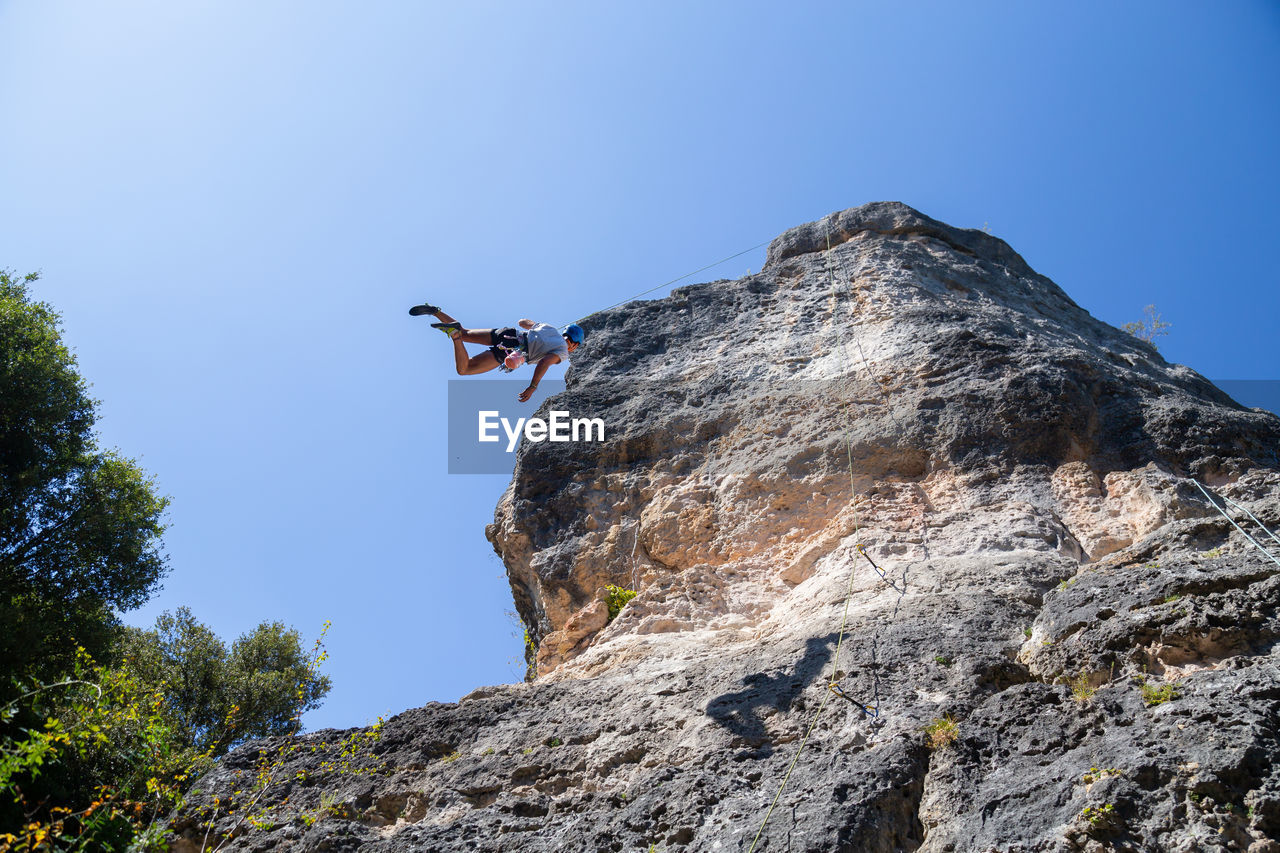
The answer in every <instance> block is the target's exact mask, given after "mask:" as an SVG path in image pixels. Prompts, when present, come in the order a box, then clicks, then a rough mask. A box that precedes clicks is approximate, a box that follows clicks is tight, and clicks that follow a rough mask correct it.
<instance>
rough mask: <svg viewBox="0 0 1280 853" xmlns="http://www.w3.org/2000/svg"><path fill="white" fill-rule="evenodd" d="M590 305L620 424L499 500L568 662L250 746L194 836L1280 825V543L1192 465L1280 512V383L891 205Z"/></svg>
mask: <svg viewBox="0 0 1280 853" xmlns="http://www.w3.org/2000/svg"><path fill="white" fill-rule="evenodd" d="M828 245H829V246H830V248H829V249H828ZM583 325H584V326H586V327H587V329H588V333H589V337H588V340H587V343H586V345H585V346H584V348H583V350H581V351H579V353H578V357H577V358H576V359H575V361H576V364H575V366H574V368H573V369H572V370H571V372H570V376H569V383H568V389H567V391H566V392H565V393H564V394H563V395H560V396H559V397H557V398H556V399H554V400H551V401H547V402H546V403H544V405H543V409H542V412H541V413H542V414H544V415H545V414H546V412H547V411H548V410H550V409H551V408H555V409H562V410H564V409H567V410H569V411H571V412H572V413H573V414H574V415H575V416H577V415H592V416H594V415H599V416H600V417H603V418H604V419H605V421H606V423H607V425H608V429H607V440H606V441H605V442H603V443H595V444H593V443H586V442H580V443H567V444H552V443H541V444H526V445H525V446H524V447H523V448H522V449H521V451H520V453H519V457H518V462H517V469H516V475H515V477H514V478H513V480H512V484H511V487H510V488H509V489H508V491H507V493H506V495H505V496H504V497H503V499H502V501H501V503H500V505H499V507H498V509H497V512H496V515H495V520H494V523H493V524H492V525H491V526H490V527H489V528H488V531H487V533H488V536H489V539H490V541H491V542H492V543H493V545H494V547H495V549H496V550H497V551H498V553H499V554H500V555H501V556H502V558H503V560H504V562H505V564H506V566H507V569H508V574H509V577H510V579H511V586H512V592H513V597H514V599H515V602H516V606H517V609H518V611H519V613H520V615H521V617H522V618H523V619H524V620H525V623H526V624H527V625H528V627H529V632H530V636H531V639H532V641H533V643H534V644H535V645H536V652H531V655H530V664H531V676H532V675H534V674H536V678H535V679H534V680H531V681H530V682H527V683H524V684H516V685H504V686H497V687H488V688H482V689H481V690H478V691H476V692H475V693H473V694H472V695H471V696H469V697H467V698H464V699H463V700H462V701H461V702H459V703H458V704H456V705H439V704H434V705H429V706H427V707H425V708H421V709H417V710H413V711H407V712H405V713H403V714H400V715H398V716H397V717H395V718H394V719H392V720H389V721H388V722H387V723H386V724H385V725H384V726H383V727H382V728H381V729H380V730H379V731H378V732H376V733H370V732H361V731H356V732H337V731H324V732H318V733H315V734H312V735H307V736H304V737H303V738H301V739H299V740H297V741H294V742H283V741H282V742H264V743H259V744H254V745H250V746H248V747H244V748H242V749H241V750H239V751H237V752H235V753H233V754H232V755H231V756H229V757H228V758H227V759H226V760H224V761H223V762H222V763H221V764H220V765H219V768H218V769H217V770H216V771H215V772H214V773H213V774H211V775H210V776H209V777H208V778H206V779H205V780H203V781H202V783H201V784H200V786H199V788H200V791H201V792H200V793H199V794H197V795H194V796H193V797H192V798H191V801H190V803H189V804H188V807H187V809H186V810H185V811H184V813H183V814H181V815H180V816H179V817H178V821H177V824H176V826H177V829H178V830H179V833H180V836H181V839H180V845H179V848H178V849H187V850H194V849H199V848H200V847H202V846H207V847H213V846H215V844H216V842H217V841H218V839H219V838H220V834H223V833H230V834H232V835H233V836H234V837H233V840H232V841H231V842H230V843H229V844H228V845H226V846H225V847H224V849H233V850H268V849H293V850H299V851H303V850H307V851H310V850H388V851H390V850H405V851H408V850H459V851H461V850H510V851H515V850H529V851H559V850H565V851H577V850H581V851H624V850H627V851H629V850H640V851H646V850H691V851H716V850H725V851H730V850H732V851H738V850H742V851H746V850H749V849H750V848H751V847H752V845H753V842H754V844H755V849H756V850H769V851H781V850H794V851H834V850H842V851H864V850H865V851H899V850H901V851H909V850H926V851H969V850H973V851H1068V850H1103V849H1121V850H1142V851H1170V850H1186V851H1193V850H1248V851H1253V853H1261V852H1262V851H1280V843H1277V841H1276V839H1277V836H1280V767H1277V764H1276V761H1277V746H1278V744H1277V739H1278V738H1280V670H1278V669H1277V664H1278V663H1280V660H1278V658H1277V653H1276V650H1275V640H1276V637H1277V636H1280V623H1278V622H1277V616H1276V605H1277V603H1278V599H1280V579H1278V578H1277V575H1278V574H1280V565H1278V564H1277V563H1275V562H1272V561H1271V560H1269V559H1268V558H1267V557H1266V556H1264V555H1263V554H1262V553H1261V552H1260V551H1259V550H1257V549H1256V548H1254V546H1253V545H1252V544H1250V543H1249V542H1247V541H1246V540H1245V538H1244V537H1243V536H1242V535H1241V534H1240V533H1239V532H1237V531H1236V530H1235V528H1233V527H1232V526H1231V524H1230V523H1229V522H1228V521H1227V520H1226V519H1224V518H1223V517H1222V516H1221V515H1220V514H1219V513H1218V512H1217V511H1216V510H1214V509H1213V508H1212V507H1211V506H1210V505H1209V504H1208V502H1207V501H1206V500H1205V499H1204V497H1203V496H1202V495H1201V494H1200V492H1199V490H1198V489H1197V488H1196V487H1195V486H1194V485H1193V484H1192V479H1196V480H1199V481H1200V482H1202V483H1205V484H1207V485H1208V486H1209V487H1210V488H1211V489H1212V490H1214V491H1215V492H1216V493H1217V494H1219V495H1225V496H1228V497H1231V498H1232V499H1234V500H1236V501H1237V502H1239V503H1241V504H1243V505H1244V506H1247V507H1249V508H1250V509H1251V510H1252V511H1253V512H1254V513H1255V514H1257V515H1258V516H1259V517H1260V518H1261V519H1262V520H1263V521H1264V522H1265V523H1267V524H1268V526H1270V527H1272V529H1275V527H1276V524H1277V521H1280V500H1278V496H1280V459H1278V458H1277V448H1278V447H1280V418H1277V417H1275V416H1274V415H1271V414H1268V413H1265V412H1262V411H1260V410H1249V409H1245V408H1243V407H1241V406H1239V405H1237V404H1236V403H1235V402H1233V401H1232V400H1231V399H1230V398H1229V397H1227V396H1226V395H1224V394H1223V393H1222V392H1221V391H1219V390H1218V389H1217V388H1215V387H1214V386H1213V385H1212V384H1210V383H1209V382H1207V381H1206V380H1205V379H1203V378H1202V377H1200V376H1199V375H1198V374H1196V373H1195V372H1194V371H1192V370H1190V369H1188V368H1186V367H1182V366H1180V365H1171V364H1168V363H1167V362H1165V361H1164V359H1163V358H1161V356H1160V355H1159V353H1158V352H1156V350H1155V349H1154V348H1152V347H1151V346H1149V345H1147V344H1145V343H1143V342H1141V341H1138V340H1137V339H1135V338H1133V337H1131V336H1129V335H1127V334H1125V333H1123V332H1120V331H1118V330H1116V329H1114V328H1112V327H1110V326H1108V325H1106V324H1105V323H1102V322H1099V321H1098V320H1096V319H1094V318H1093V317H1091V316H1090V315H1089V314H1088V313H1087V312H1085V311H1084V310H1083V309H1081V308H1080V307H1079V306H1077V305H1075V303H1073V302H1072V301H1071V300H1070V299H1069V298H1068V297H1067V296H1066V295H1065V294H1064V293H1063V292H1062V290H1061V289H1060V288H1058V287H1057V286H1056V285H1055V284H1053V282H1051V281H1049V280H1048V279H1046V278H1044V277H1043V276H1040V275H1038V274H1036V273H1035V272H1034V271H1033V270H1032V269H1031V268H1030V267H1029V266H1028V265H1027V263H1026V262H1025V261H1024V260H1023V259H1022V258H1021V257H1019V256H1018V255H1017V253H1015V252H1014V251H1013V250H1012V249H1011V248H1010V247H1009V246H1008V245H1006V244H1005V243H1004V242H1003V241H1001V240H999V239H997V238H995V237H992V236H990V235H988V234H986V233H984V232H981V231H976V230H966V229H957V228H952V227H950V226H948V225H945V224H943V223H940V222H937V221H935V220H932V219H929V218H928V217H926V216H924V215H922V214H920V213H918V212H916V211H914V210H912V209H911V208H909V207H906V206H905V205H901V204H895V203H877V204H871V205H866V206H864V207H861V208H856V209H853V210H848V211H844V212H842V213H839V214H834V215H832V216H830V217H827V218H826V219H824V220H822V221H819V222H816V223H811V224H809V225H805V226H802V227H800V228H796V229H793V230H792V231H789V232H787V233H786V234H783V235H782V236H781V237H779V238H778V239H777V240H775V241H774V243H773V244H772V246H771V247H770V249H769V255H768V263H767V265H766V267H765V268H764V269H763V270H762V271H761V272H760V273H759V274H757V275H752V276H748V277H747V278H745V279H741V280H737V281H718V282H712V283H709V284H702V285H695V286H691V287H685V288H680V289H678V290H676V291H673V292H672V294H671V295H670V296H669V297H667V298H665V299H660V300H653V301H648V302H637V303H632V304H628V305H626V306H623V307H620V308H616V309H613V310H610V311H607V312H603V313H600V314H596V315H593V316H591V317H589V318H587V319H586V320H584V321H583ZM1237 515H1239V514H1237ZM1271 544H1273V545H1274V544H1275V543H1271ZM1273 552H1275V553H1280V546H1276V547H1274V548H1273ZM873 562H874V564H875V566H878V567H879V570H877V569H876V568H873ZM881 572H882V573H883V574H881ZM606 584H614V585H618V586H621V587H625V588H629V589H634V590H637V591H638V593H639V594H638V595H637V597H636V598H635V599H634V600H633V601H631V602H630V603H629V604H628V605H627V606H626V608H625V609H624V610H623V611H622V612H621V614H620V615H619V616H618V617H617V618H616V619H614V620H612V621H609V620H608V618H607V615H605V614H604V610H605V601H606V595H605V593H604V592H603V588H604V587H605V585H606ZM842 626H843V627H844V630H843V631H842ZM830 684H834V685H836V687H837V690H832V689H830V688H829V685H830ZM940 721H946V723H954V739H953V740H952V741H951V742H949V743H945V744H944V743H940V742H938V741H937V740H934V739H932V738H931V736H930V734H929V733H928V731H927V729H938V728H939V727H940V726H945V723H940ZM802 745H803V749H801V747H802ZM793 762H794V767H793ZM788 774H789V775H788ZM784 779H786V787H785V789H784V790H783V791H782V793H781V795H780V796H779V797H778V800H777V805H776V807H774V808H773V810H772V812H770V811H769V810H770V805H771V803H772V802H773V801H774V798H775V796H778V793H779V789H780V786H781V785H782V783H783V781H784ZM215 798H216V801H215ZM215 809H216V812H215ZM767 813H768V814H769V815H770V817H769V821H768V823H767V824H766V825H764V826H763V829H761V827H762V822H763V821H764V819H765V816H766V814H767ZM246 814H249V815H250V816H251V817H252V820H247V819H244V816H245V815H246ZM210 815H212V816H213V825H214V829H213V830H212V832H209V831H208V817H209V816H210ZM206 833H207V834H206ZM757 833H759V838H758V840H756V836H757Z"/></svg>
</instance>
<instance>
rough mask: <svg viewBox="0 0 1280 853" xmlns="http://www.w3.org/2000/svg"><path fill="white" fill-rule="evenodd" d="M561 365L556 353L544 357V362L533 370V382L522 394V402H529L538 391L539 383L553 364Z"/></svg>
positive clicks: (539, 363)
mask: <svg viewBox="0 0 1280 853" xmlns="http://www.w3.org/2000/svg"><path fill="white" fill-rule="evenodd" d="M559 363H560V356H558V355H556V354H555V353H551V354H550V355H546V356H543V358H542V360H541V361H539V362H538V364H537V365H536V366H535V367H534V368H533V381H532V382H530V383H529V387H528V388H526V389H524V390H523V391H521V392H520V398H519V399H520V402H521V403H525V402H528V400H529V398H530V397H532V396H533V392H534V391H537V390H538V383H539V382H541V381H542V377H543V376H544V375H546V372H547V368H549V367H551V365H553V364H559Z"/></svg>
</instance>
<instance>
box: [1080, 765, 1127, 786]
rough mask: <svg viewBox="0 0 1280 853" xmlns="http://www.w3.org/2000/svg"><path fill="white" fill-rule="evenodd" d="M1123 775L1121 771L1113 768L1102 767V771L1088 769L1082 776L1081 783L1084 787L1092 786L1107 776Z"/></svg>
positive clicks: (1094, 768)
mask: <svg viewBox="0 0 1280 853" xmlns="http://www.w3.org/2000/svg"><path fill="white" fill-rule="evenodd" d="M1123 775H1124V773H1123V771H1120V770H1117V769H1116V768H1114V767H1104V768H1102V769H1099V768H1097V767H1090V768H1089V772H1088V773H1086V774H1084V777H1083V779H1082V781H1083V782H1084V783H1085V784H1086V785H1092V784H1093V783H1094V782H1097V781H1098V780H1100V779H1105V778H1106V777H1108V776H1123Z"/></svg>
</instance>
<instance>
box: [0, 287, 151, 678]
mask: <svg viewBox="0 0 1280 853" xmlns="http://www.w3.org/2000/svg"><path fill="white" fill-rule="evenodd" d="M37 278H38V275H37V274H35V273H31V274H29V275H26V276H23V277H15V276H14V275H13V274H12V273H10V272H7V271H0V625H3V626H4V630H3V631H0V697H4V696H5V695H6V694H7V695H12V688H11V682H10V678H11V677H12V676H15V675H24V676H35V677H43V678H46V679H49V678H56V677H58V676H59V675H60V674H61V673H64V672H68V671H70V669H71V667H72V665H73V663H74V658H75V650H76V648H77V646H78V645H79V646H83V647H84V648H86V649H87V650H88V651H89V652H90V653H91V654H92V655H93V656H95V657H104V656H105V655H106V654H107V653H108V651H109V649H110V647H111V645H112V643H113V642H114V640H115V638H116V634H117V632H118V627H119V620H118V619H117V618H116V616H115V613H116V612H117V611H122V610H129V609H132V608H135V607H137V606H139V605H141V604H142V603H143V602H145V601H146V600H147V599H148V598H149V597H150V596H151V594H152V593H153V592H154V591H155V589H156V588H157V586H158V584H159V582H160V579H161V578H162V577H163V576H164V574H165V573H166V571H167V569H168V565H167V559H166V557H165V556H164V555H163V554H162V553H161V551H160V535H161V534H162V533H163V531H164V524H163V523H162V520H161V518H162V516H163V514H164V511H165V508H166V506H167V504H168V500H167V499H166V498H164V497H161V496H159V495H158V494H157V493H156V488H155V483H154V482H153V480H152V479H151V478H150V477H148V476H147V474H146V473H145V472H144V471H143V470H142V469H141V468H140V467H139V466H138V465H137V464H136V463H135V462H134V461H132V460H130V459H126V458H124V457H122V456H120V455H119V454H117V453H113V452H107V451H102V450H100V449H99V448H98V446H97V443H96V441H95V438H94V433H93V427H94V421H95V417H96V411H95V409H96V405H97V404H96V401H94V400H93V399H92V398H90V397H89V396H88V393H87V388H86V384H85V381H84V379H82V378H81V377H80V375H79V373H78V372H77V370H76V362H75V356H74V355H72V353H71V351H70V350H69V349H68V348H67V347H66V345H65V344H63V342H62V335H61V327H60V322H59V318H58V315H57V313H56V312H54V310H53V309H52V308H51V307H49V306H48V305H47V304H45V303H43V302H37V301H33V299H32V298H31V294H30V285H31V284H32V283H33V282H35V281H36V280H37Z"/></svg>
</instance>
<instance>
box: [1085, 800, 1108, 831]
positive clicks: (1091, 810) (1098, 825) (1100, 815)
mask: <svg viewBox="0 0 1280 853" xmlns="http://www.w3.org/2000/svg"><path fill="white" fill-rule="evenodd" d="M1080 817H1081V818H1083V819H1084V821H1085V822H1086V823H1088V824H1089V831H1090V832H1102V831H1105V830H1108V829H1114V828H1115V827H1116V822H1117V815H1116V807H1115V806H1113V805H1112V804H1111V803H1103V804H1102V805H1100V806H1085V807H1084V811H1082V812H1080Z"/></svg>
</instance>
